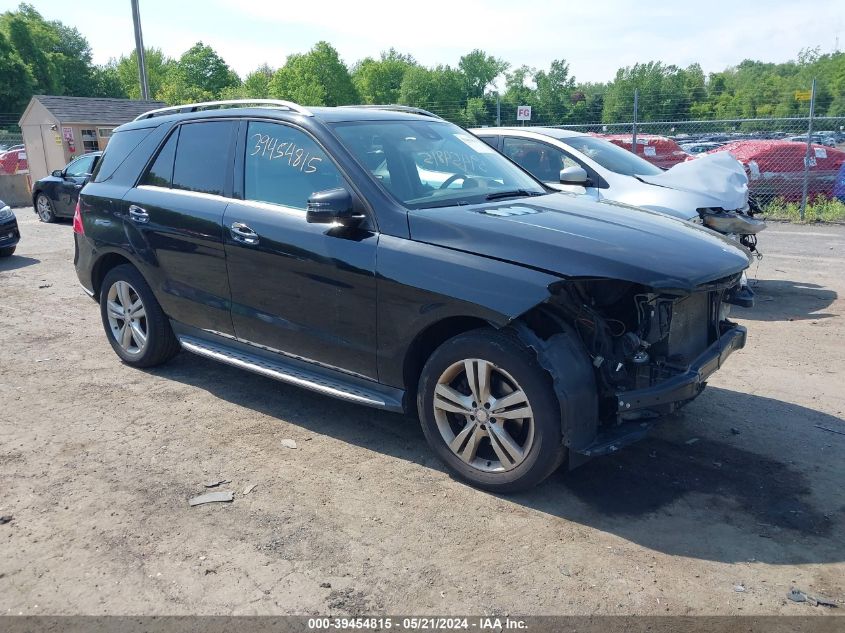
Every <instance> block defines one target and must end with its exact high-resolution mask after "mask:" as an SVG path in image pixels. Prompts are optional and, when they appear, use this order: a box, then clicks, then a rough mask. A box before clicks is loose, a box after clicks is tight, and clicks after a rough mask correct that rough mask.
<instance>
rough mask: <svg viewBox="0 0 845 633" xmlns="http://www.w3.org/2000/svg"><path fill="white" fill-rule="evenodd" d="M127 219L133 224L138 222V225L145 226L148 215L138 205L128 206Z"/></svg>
mask: <svg viewBox="0 0 845 633" xmlns="http://www.w3.org/2000/svg"><path fill="white" fill-rule="evenodd" d="M129 219H131V220H132V221H133V222H138V223H139V224H146V223H147V222H149V221H150V214H149V213H147V210H146V209H142V208H141V207H139V206H138V205H135V204H131V205H129Z"/></svg>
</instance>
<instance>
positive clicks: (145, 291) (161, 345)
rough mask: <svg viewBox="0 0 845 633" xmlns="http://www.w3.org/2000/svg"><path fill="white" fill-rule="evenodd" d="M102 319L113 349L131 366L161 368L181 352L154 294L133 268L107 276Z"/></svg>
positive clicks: (102, 292) (115, 270)
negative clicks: (157, 366) (160, 366)
mask: <svg viewBox="0 0 845 633" xmlns="http://www.w3.org/2000/svg"><path fill="white" fill-rule="evenodd" d="M100 315H101V317H102V320H103V328H104V329H105V331H106V337H107V338H108V340H109V343H110V344H111V346H112V349H114V351H115V353H116V354H117V355H118V356H120V358H121V360H123V362H125V363H126V364H128V365H132V366H133V367H153V366H155V365H160V364H162V363H165V362H167V361H168V360H170V359H171V358H173V357H174V356H175V355H176V354H177V353H178V352H179V350H180V348H181V346H180V345H179V341H178V340H177V339H176V336H175V335H174V334H173V329H172V328H171V327H170V321H169V320H168V319H167V316H166V315H165V314H164V312H163V311H162V309H161V306H160V305H159V303H158V301H157V300H156V298H155V295H153V291H152V290H151V289H150V287H149V285H148V284H147V282H146V281H145V280H144V277H143V276H142V275H141V273H140V272H138V270H137V269H136V268H134V267H133V266H130V265H128V264H124V265H122V266H116V267H114V268H112V269H111V270H110V271H109V272H108V273H107V274H106V277H105V279H103V283H102V286H101V290H100Z"/></svg>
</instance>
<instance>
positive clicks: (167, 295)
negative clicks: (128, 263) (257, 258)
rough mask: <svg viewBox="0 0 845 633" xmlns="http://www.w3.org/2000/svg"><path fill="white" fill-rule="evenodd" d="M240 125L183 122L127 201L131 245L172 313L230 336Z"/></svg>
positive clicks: (123, 208) (123, 206)
mask: <svg viewBox="0 0 845 633" xmlns="http://www.w3.org/2000/svg"><path fill="white" fill-rule="evenodd" d="M236 129H237V123H236V122H233V121H203V122H196V123H185V124H183V125H181V126H180V127H178V128H177V129H175V130H174V131H173V132H172V133H171V134H170V136H169V137H168V138H167V140H166V141H165V143H164V144H163V145H162V147H161V148H160V150H159V152H158V155H157V156H156V158H155V160H154V161H153V162H152V164H151V165H150V167H149V169H148V170H147V172H146V173H145V174H144V176H143V177H142V178H141V180H140V182H139V185H138V186H137V187H135V188H133V189H131V190H130V191H129V192H128V193H127V194H126V196H125V197H124V198H123V201H122V203H121V213H122V215H123V216H124V221H125V224H126V226H127V231H126V235H127V238H128V240H129V242H130V247H131V249H132V250H134V251H135V252H136V253H137V254H138V256H139V258H140V259H141V260H142V261H143V262H144V264H145V269H144V271H143V272H144V273H145V276H146V277H147V280H148V281H149V282H150V283H151V284H152V285H153V287H154V288H153V289H154V290H155V292H156V297H157V298H158V300H159V303H161V306H162V309H163V310H164V312H165V314H167V315H168V316H169V317H170V318H171V319H174V320H176V321H179V322H181V323H184V324H186V325H190V326H193V327H197V328H201V329H204V330H210V331H213V332H218V333H223V334H229V335H233V334H234V330H233V328H232V319H231V316H230V306H229V279H228V275H227V272H226V256H225V252H224V250H223V228H222V224H223V212H224V211H225V209H226V205H227V204H228V203H229V201H230V200H229V198H228V197H226V196H227V194H228V195H231V193H230V191H231V178H232V161H233V156H234V153H233V152H234V141H235V130H236Z"/></svg>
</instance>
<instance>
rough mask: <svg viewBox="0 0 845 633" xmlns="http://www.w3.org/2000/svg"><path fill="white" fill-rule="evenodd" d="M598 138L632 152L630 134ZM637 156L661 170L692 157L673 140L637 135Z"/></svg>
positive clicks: (605, 135)
mask: <svg viewBox="0 0 845 633" xmlns="http://www.w3.org/2000/svg"><path fill="white" fill-rule="evenodd" d="M596 136H600V137H602V138H605V139H607V140H608V141H610V142H611V143H613V144H615V145H618V146H619V147H621V148H623V149H627V150H628V151H629V152H630V151H631V140H632V136H631V135H630V134H596ZM636 154H637V156H642V157H643V158H645V159H646V160H647V161H648V162H650V163H651V164H652V165H655V166H657V167H660V168H661V169H669V168H670V167H674V166H675V165H677V164H678V163H682V162H684V161H685V160H686V159H687V158H689V156H690V154H688V153H686V152H685V151H684V150H682V149H681V146H680V145H678V144H677V143H676V142H675V141H673V140H672V139H670V138H666V137H665V136H658V135H656V134H637V151H636Z"/></svg>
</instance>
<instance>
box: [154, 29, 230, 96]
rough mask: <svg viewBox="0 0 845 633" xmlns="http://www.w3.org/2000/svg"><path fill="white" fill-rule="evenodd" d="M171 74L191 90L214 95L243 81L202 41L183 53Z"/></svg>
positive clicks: (176, 80)
mask: <svg viewBox="0 0 845 633" xmlns="http://www.w3.org/2000/svg"><path fill="white" fill-rule="evenodd" d="M174 71H175V74H174ZM169 74H170V75H171V76H172V79H173V81H174V82H175V83H178V84H181V85H182V86H185V87H187V89H188V90H189V91H195V92H197V93H200V92H201V93H204V94H209V95H212V96H213V97H217V96H218V95H220V94H221V93H222V92H223V90H225V89H226V88H232V87H235V86H239V85H240V83H241V80H240V78H239V77H238V75H237V74H236V73H235V71H233V70H232V69H231V68H229V65H228V64H226V62H225V61H224V60H223V58H222V57H220V55H218V54H217V53H216V52H215V50H214V49H213V48H211V47H210V46H207V45H205V44H203V43H202V42H197V43H196V44H194V45H193V46H192V47H191V48H189V49H188V50H187V51H185V52H184V53H182V56H181V57H180V58H179V61H178V62H177V63H176V65H175V68H171V69H170V73H169Z"/></svg>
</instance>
